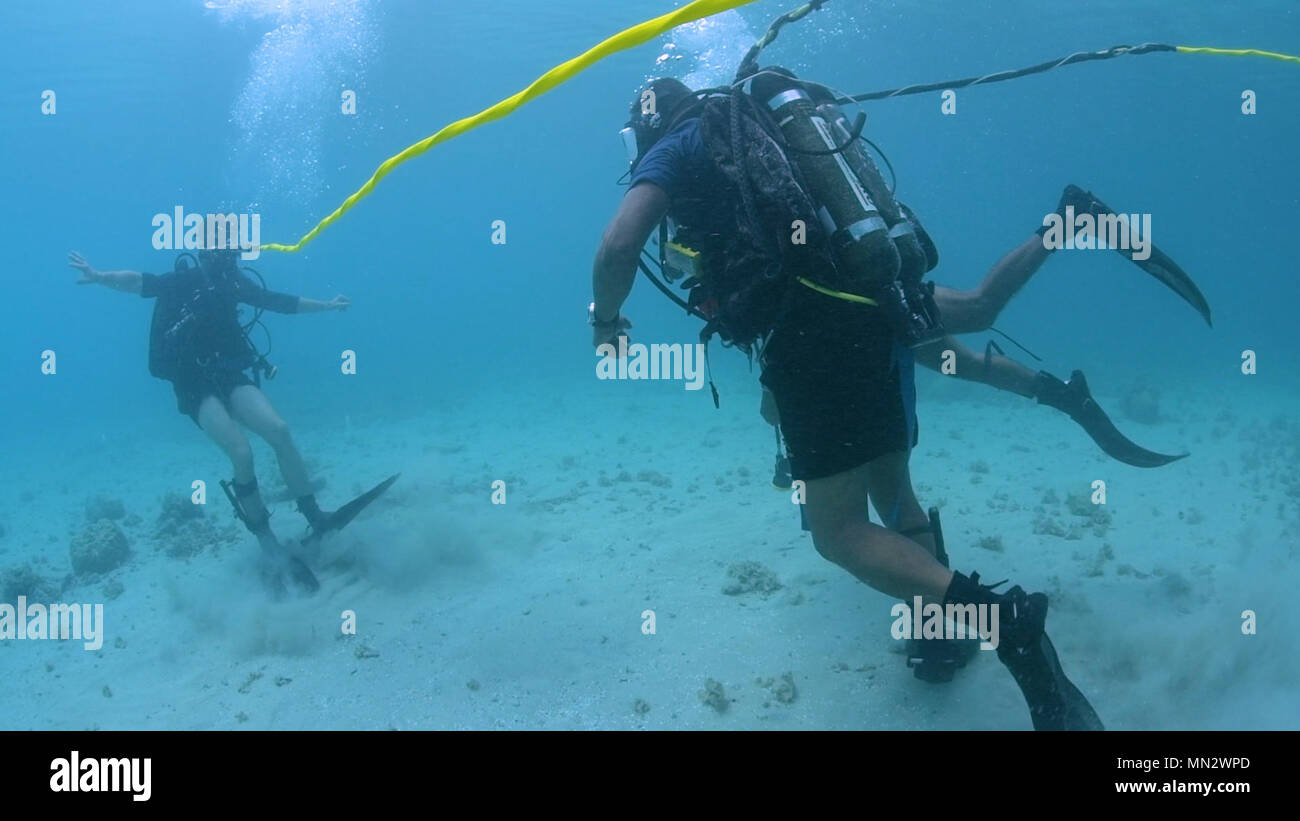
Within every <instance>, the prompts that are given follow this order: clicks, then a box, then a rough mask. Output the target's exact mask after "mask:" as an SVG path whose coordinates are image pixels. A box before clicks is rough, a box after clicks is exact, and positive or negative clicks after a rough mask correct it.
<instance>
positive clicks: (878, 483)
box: [867, 453, 935, 556]
mask: <svg viewBox="0 0 1300 821" xmlns="http://www.w3.org/2000/svg"><path fill="white" fill-rule="evenodd" d="M867 484H868V491H867V492H868V495H869V496H870V498H871V504H872V505H873V506H874V507H875V508H876V514H877V515H878V516H880V521H882V522H884V523H885V526H886V527H888V528H889V529H890V530H894V531H897V532H899V533H908V532H909V531H912V532H911V534H910V535H908V537H907V538H909V539H911V540H912V541H914V542H916V543H917V544H919V545H920V546H921V547H924V548H925V549H926V551H927V552H929V554H930V555H931V556H933V555H934V552H935V550H934V534H932V533H931V532H930V531H929V530H928V529H924V528H927V527H928V526H929V524H930V517H929V516H928V515H926V513H925V511H924V510H923V509H922V508H921V503H920V502H919V501H917V499H916V491H915V490H914V489H913V488H912V474H911V471H910V470H909V469H908V454H907V453H891V454H889V455H887V456H882V457H881V458H879V459H877V460H875V461H874V462H871V463H870V464H869V465H868V466H867Z"/></svg>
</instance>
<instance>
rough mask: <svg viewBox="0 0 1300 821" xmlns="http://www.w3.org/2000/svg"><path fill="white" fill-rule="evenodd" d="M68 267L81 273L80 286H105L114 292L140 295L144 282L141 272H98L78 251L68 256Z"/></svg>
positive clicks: (78, 281) (78, 282)
mask: <svg viewBox="0 0 1300 821" xmlns="http://www.w3.org/2000/svg"><path fill="white" fill-rule="evenodd" d="M68 266H69V267H71V268H76V269H77V270H78V271H80V272H81V279H79V280H77V284H78V285H104V286H107V287H109V288H112V289H113V290H114V291H123V292H125V293H128V294H138V293H140V286H141V284H142V283H143V282H144V277H143V276H141V275H140V272H139V271H97V270H95V269H94V268H93V267H92V266H91V264H90V263H89V262H87V261H86V258H85V257H83V256H82V255H81V254H79V253H77V252H76V251H73V252H72V253H70V254H68Z"/></svg>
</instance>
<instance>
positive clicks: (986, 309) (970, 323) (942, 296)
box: [934, 234, 1051, 334]
mask: <svg viewBox="0 0 1300 821" xmlns="http://www.w3.org/2000/svg"><path fill="white" fill-rule="evenodd" d="M1050 253H1051V252H1050V251H1048V250H1047V249H1046V248H1044V247H1043V240H1042V238H1041V237H1039V236H1038V235H1037V234H1033V235H1031V236H1030V237H1029V239H1027V240H1025V241H1024V242H1022V243H1021V244H1020V245H1019V246H1017V247H1016V248H1015V249H1013V250H1012V251H1011V252H1010V253H1008V254H1007V255H1006V256H1004V257H1002V259H1000V260H998V262H997V264H996V265H994V266H993V267H992V268H991V269H989V272H988V273H987V274H986V275H985V276H984V281H983V282H981V283H980V284H979V285H978V286H977V287H975V288H974V289H972V290H969V291H955V290H953V289H952V288H944V287H942V286H936V287H935V289H934V300H935V302H936V303H938V305H939V315H940V316H941V317H943V324H944V328H945V329H946V330H947V331H948V332H949V333H953V334H968V333H975V332H978V331H983V330H987V329H988V328H989V326H991V325H992V324H993V323H994V322H996V321H997V318H998V314H1000V313H1001V312H1002V309H1003V308H1005V307H1006V306H1007V303H1008V302H1009V301H1011V297H1013V296H1015V294H1016V292H1017V291H1019V290H1020V289H1021V288H1022V287H1024V284H1025V283H1026V282H1028V281H1029V279H1030V277H1032V276H1033V275H1034V274H1035V273H1036V272H1037V271H1038V269H1039V268H1040V267H1041V266H1042V264H1043V262H1044V260H1046V259H1047V256H1048V254H1050Z"/></svg>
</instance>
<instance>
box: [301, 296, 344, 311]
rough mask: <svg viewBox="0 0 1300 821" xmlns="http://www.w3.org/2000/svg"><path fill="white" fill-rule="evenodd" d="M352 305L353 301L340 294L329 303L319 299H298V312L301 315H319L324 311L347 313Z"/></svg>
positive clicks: (302, 297)
mask: <svg viewBox="0 0 1300 821" xmlns="http://www.w3.org/2000/svg"><path fill="white" fill-rule="evenodd" d="M351 305H352V300H350V299H348V298H347V297H345V296H343V295H342V294H339V295H338V296H336V297H334V298H333V299H331V300H329V301H328V302H322V301H321V300H319V299H308V298H307V297H305V296H300V297H298V310H297V313H300V314H318V313H321V312H322V311H346V310H347V309H348V308H349V307H350V306H351Z"/></svg>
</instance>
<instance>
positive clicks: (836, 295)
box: [796, 277, 880, 305]
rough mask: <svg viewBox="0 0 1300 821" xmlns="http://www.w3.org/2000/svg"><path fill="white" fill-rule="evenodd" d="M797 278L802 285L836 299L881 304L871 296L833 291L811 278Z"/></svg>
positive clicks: (865, 303) (864, 303)
mask: <svg viewBox="0 0 1300 821" xmlns="http://www.w3.org/2000/svg"><path fill="white" fill-rule="evenodd" d="M796 279H797V280H799V284H800V285H807V286H808V287H809V288H812V289H813V290H814V291H816V292H817V293H819V294H825V295H826V296H829V297H834V298H835V299H842V300H844V301H845V302H860V303H862V304H863V305H879V304H880V303H879V302H876V301H875V300H874V299H872V298H871V297H866V296H858V295H857V294H847V293H845V292H844V291H832V290H831V289H830V288H827V287H826V286H824V285H818V284H817V283H816V282H813V281H812V280H811V279H808V278H806V277H796Z"/></svg>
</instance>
